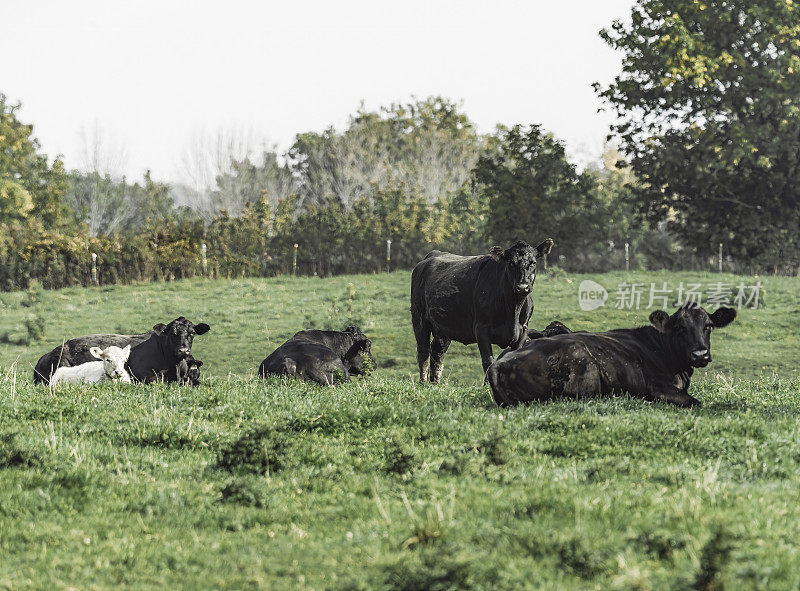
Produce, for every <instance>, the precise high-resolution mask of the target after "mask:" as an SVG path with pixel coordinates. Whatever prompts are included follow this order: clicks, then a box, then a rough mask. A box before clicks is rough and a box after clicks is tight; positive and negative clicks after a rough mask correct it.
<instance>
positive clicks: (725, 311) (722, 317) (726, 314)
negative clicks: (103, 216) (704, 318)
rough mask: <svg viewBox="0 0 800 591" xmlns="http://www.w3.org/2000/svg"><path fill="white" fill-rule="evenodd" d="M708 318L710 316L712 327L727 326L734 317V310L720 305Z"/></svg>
mask: <svg viewBox="0 0 800 591" xmlns="http://www.w3.org/2000/svg"><path fill="white" fill-rule="evenodd" d="M709 318H711V323H712V324H713V325H714V328H723V327H725V326H728V325H729V324H730V323H731V322H733V319H734V318H736V310H735V309H733V308H727V307H722V308H720V309H719V310H717V311H716V312H714V313H713V314H712V315H711V316H709Z"/></svg>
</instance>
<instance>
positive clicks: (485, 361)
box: [475, 326, 494, 374]
mask: <svg viewBox="0 0 800 591" xmlns="http://www.w3.org/2000/svg"><path fill="white" fill-rule="evenodd" d="M475 340H477V341H478V351H480V354H481V364H482V365H483V373H484V374H485V373H486V371H487V370H488V369H489V366H490V365H491V364H492V363H494V357H493V356H492V339H491V337H490V336H489V328H488V327H485V326H479V327H477V328H476V329H475Z"/></svg>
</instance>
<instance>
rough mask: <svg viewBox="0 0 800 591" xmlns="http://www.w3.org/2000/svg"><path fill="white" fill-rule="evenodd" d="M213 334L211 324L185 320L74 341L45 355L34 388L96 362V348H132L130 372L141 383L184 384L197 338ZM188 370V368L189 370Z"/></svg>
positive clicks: (36, 371) (129, 360)
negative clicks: (182, 376)
mask: <svg viewBox="0 0 800 591" xmlns="http://www.w3.org/2000/svg"><path fill="white" fill-rule="evenodd" d="M208 331H209V326H208V324H205V323H202V322H201V323H200V324H193V323H192V322H190V321H188V320H186V318H184V317H183V316H181V317H180V318H176V319H175V320H173V321H172V322H170V323H169V324H166V325H165V324H156V325H155V326H154V327H153V330H149V331H147V332H145V333H142V334H135V335H121V334H92V335H87V336H83V337H78V338H75V339H70V340H69V341H67V342H66V343H64V344H63V345H59V346H58V347H56V348H55V349H53V350H52V351H50V352H49V353H46V354H45V355H42V357H41V358H40V359H39V361H38V362H37V363H36V368H35V369H34V370H33V383H34V384H47V383H49V382H50V376H52V375H53V373H55V370H56V369H57V368H59V367H62V366H67V367H72V366H75V365H80V364H82V363H86V362H87V361H95V358H94V357H92V355H91V353H90V352H89V351H90V349H91V348H92V347H100V348H105V347H108V346H109V345H114V346H116V347H120V348H122V347H125V346H127V345H130V346H131V354H130V357H128V363H127V364H126V369H127V370H128V373H130V375H131V378H133V379H134V380H138V381H140V382H157V381H162V380H165V381H180V377H179V376H180V374H181V370H180V368H179V365H180V364H181V362H184V363H185V361H186V360H187V359H188V358H189V356H190V355H191V352H192V342H193V340H194V337H195V335H201V334H205V333H207V332H208ZM187 370H188V367H187Z"/></svg>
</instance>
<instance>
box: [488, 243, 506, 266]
mask: <svg viewBox="0 0 800 591" xmlns="http://www.w3.org/2000/svg"><path fill="white" fill-rule="evenodd" d="M489 254H490V255H491V257H492V258H493V259H494V260H495V261H497V262H498V263H499V262H500V257H502V256H503V247H501V246H493V247H491V248H490V249H489Z"/></svg>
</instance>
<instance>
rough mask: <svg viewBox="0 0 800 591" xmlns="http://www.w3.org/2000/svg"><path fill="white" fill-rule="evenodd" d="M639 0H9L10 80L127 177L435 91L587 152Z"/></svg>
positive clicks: (35, 111) (481, 115) (45, 131)
mask: <svg viewBox="0 0 800 591" xmlns="http://www.w3.org/2000/svg"><path fill="white" fill-rule="evenodd" d="M631 5H632V0H571V1H570V0H566V1H562V2H553V1H552V0H541V1H540V0H529V1H527V2H523V1H497V0H495V1H493V2H487V1H486V0H478V1H472V0H469V1H465V0H460V1H458V2H450V1H447V2H444V1H437V0H425V1H416V0H414V1H405V2H377V1H375V0H373V1H372V2H369V1H338V2H333V1H325V0H321V1H313V2H312V1H308V2H302V1H297V0H295V1H283V2H268V1H262V2H255V1H253V2H234V1H230V0H229V1H225V2H206V1H195V2H171V1H167V0H159V1H152V2H151V1H136V2H127V3H119V2H109V1H107V0H97V1H94V0H91V1H90V0H84V1H71V2H63V1H58V0H54V1H47V2H45V1H33V0H25V1H19V2H10V1H5V2H2V5H0V20H2V21H3V22H4V26H3V35H2V36H0V56H2V60H0V92H3V93H5V94H6V95H7V96H8V97H9V98H10V99H11V100H12V101H15V102H16V101H21V102H22V103H23V107H22V110H21V112H20V114H19V116H20V118H21V119H22V120H23V121H24V122H26V123H33V124H34V131H35V135H36V136H37V137H38V138H39V139H40V141H41V143H42V146H43V149H44V151H45V152H46V153H47V154H48V155H50V156H53V155H55V154H59V153H60V154H63V156H64V158H65V161H66V164H67V166H68V167H70V168H73V167H81V166H83V165H84V164H85V157H84V148H85V145H86V142H85V140H84V139H82V133H83V134H85V135H90V136H91V135H92V133H93V130H94V129H95V128H96V127H97V128H99V129H100V130H101V132H102V136H103V137H104V138H105V142H106V143H107V144H110V145H111V146H112V149H111V150H110V151H113V152H117V153H119V152H121V150H120V149H119V147H120V146H121V147H123V148H124V157H123V158H122V162H121V164H120V168H121V172H124V173H126V174H128V175H129V176H130V177H132V178H140V177H141V175H142V173H143V171H144V170H145V169H147V168H149V169H151V170H152V171H153V174H154V176H155V177H156V178H158V179H162V180H176V179H177V178H178V177H179V176H180V170H181V167H180V160H181V155H182V153H183V152H184V151H185V149H186V146H187V145H188V144H189V143H190V142H191V141H192V138H193V137H196V136H197V135H198V134H203V133H206V134H211V133H216V131H218V130H220V129H228V130H230V129H236V130H251V133H252V134H254V135H255V136H257V137H260V138H265V139H266V140H267V141H269V142H270V143H275V144H277V145H278V146H279V147H280V148H281V149H285V148H287V147H288V146H290V145H291V143H292V139H293V137H294V135H295V134H296V133H298V132H303V131H310V130H315V131H318V130H322V129H324V128H325V127H327V126H329V125H335V126H336V127H339V128H341V127H342V126H343V125H344V124H345V123H346V121H347V117H348V115H350V114H351V113H353V112H354V111H355V110H356V109H357V108H358V106H359V104H360V102H361V101H362V100H363V101H364V102H365V105H366V107H368V108H377V107H379V106H381V105H387V104H390V103H392V102H397V101H402V100H407V99H409V98H410V97H411V96H412V95H416V96H418V97H426V96H428V95H432V94H440V95H443V96H446V97H449V98H451V99H454V100H460V101H463V106H464V109H465V111H466V113H467V114H468V115H469V117H470V118H471V119H472V120H473V121H474V122H475V123H476V124H477V126H478V129H479V131H490V130H491V129H492V128H493V127H494V125H495V124H496V123H498V122H500V123H505V124H513V123H542V124H543V125H544V126H545V127H546V128H547V129H549V130H551V131H553V132H554V133H555V134H556V135H557V136H558V137H559V138H561V139H563V140H564V141H566V142H567V146H568V149H569V151H570V153H572V154H576V155H577V154H581V155H582V157H584V158H585V157H586V156H585V154H586V153H591V154H597V153H599V152H600V150H601V148H602V145H603V142H604V139H605V135H606V130H607V128H608V123H609V121H610V119H609V115H607V114H603V113H601V114H598V113H597V108H598V107H599V106H600V103H599V101H598V100H597V99H596V98H595V95H594V92H593V91H592V89H591V86H590V85H591V83H592V82H594V81H600V82H603V83H607V82H608V81H610V80H611V79H612V78H613V76H614V75H615V74H616V73H617V72H618V71H619V68H620V56H619V55H617V54H615V53H613V52H612V51H611V50H609V49H608V48H607V47H606V46H605V45H604V44H603V43H602V42H601V41H600V39H599V37H598V35H597V33H598V31H599V30H600V29H601V28H602V27H605V26H608V25H610V23H611V21H612V20H613V19H615V18H623V19H625V18H627V17H628V15H629V12H630V7H631ZM114 146H117V148H114Z"/></svg>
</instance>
